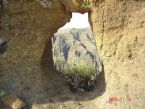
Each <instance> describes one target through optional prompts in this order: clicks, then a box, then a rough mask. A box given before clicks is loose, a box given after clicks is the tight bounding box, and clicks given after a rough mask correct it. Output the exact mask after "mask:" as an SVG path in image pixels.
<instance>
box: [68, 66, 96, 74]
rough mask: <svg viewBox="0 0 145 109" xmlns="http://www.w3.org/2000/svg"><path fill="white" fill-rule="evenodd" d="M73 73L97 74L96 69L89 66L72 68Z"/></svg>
mask: <svg viewBox="0 0 145 109" xmlns="http://www.w3.org/2000/svg"><path fill="white" fill-rule="evenodd" d="M71 71H72V72H75V73H79V74H92V73H96V68H94V67H93V66H88V65H79V66H75V67H72V69H71Z"/></svg>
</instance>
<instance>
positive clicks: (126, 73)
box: [0, 0, 145, 109]
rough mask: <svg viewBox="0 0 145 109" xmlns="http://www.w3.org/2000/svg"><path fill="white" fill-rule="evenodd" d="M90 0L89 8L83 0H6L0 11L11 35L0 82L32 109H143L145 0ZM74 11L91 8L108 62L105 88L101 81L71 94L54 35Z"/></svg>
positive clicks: (0, 60)
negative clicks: (56, 59) (58, 64)
mask: <svg viewBox="0 0 145 109" xmlns="http://www.w3.org/2000/svg"><path fill="white" fill-rule="evenodd" d="M90 1H91V3H90V6H89V7H87V9H86V8H82V7H81V3H82V1H81V0H52V1H51V0H40V1H39V0H20V1H18V0H7V3H6V5H5V6H4V8H3V14H2V15H1V16H0V17H1V18H0V19H1V30H0V31H1V32H0V35H1V37H2V38H5V39H6V40H8V43H7V46H8V47H7V51H6V55H5V56H4V57H0V87H1V88H3V89H6V90H7V91H8V93H16V94H17V95H18V96H20V97H21V98H23V99H24V100H25V101H26V102H27V104H28V105H31V106H32V107H31V108H32V109H48V108H53V109H62V108H63V109H74V108H75V109H81V108H83V109H94V108H95V109H120V108H123V109H144V107H145V103H144V101H145V93H144V92H145V85H144V82H145V66H144V64H145V44H144V42H145V31H144V29H145V23H144V22H145V1H144V0H90ZM71 12H80V13H84V12H89V17H90V24H91V26H92V29H93V33H94V34H95V37H96V45H97V49H98V54H99V55H100V56H101V59H102V60H103V64H104V73H105V75H103V77H104V78H105V83H106V85H103V84H102V79H100V81H99V82H98V85H101V86H102V87H103V86H105V90H104V91H102V90H99V91H98V89H99V86H98V87H97V89H96V90H95V91H94V92H91V93H88V94H84V95H83V96H77V95H75V94H72V93H71V92H69V90H67V88H66V87H65V85H64V84H65V82H64V81H63V79H62V78H61V75H60V73H59V72H57V71H56V70H55V68H54V67H53V61H52V54H51V49H52V46H51V41H50V38H51V37H52V35H53V33H55V32H56V30H57V29H58V28H59V27H61V26H63V25H64V24H65V23H66V22H68V21H69V19H70V17H71ZM100 92H103V93H100ZM112 98H115V100H114V99H112ZM76 101H77V102H76ZM109 101H111V102H109ZM52 102H53V103H52Z"/></svg>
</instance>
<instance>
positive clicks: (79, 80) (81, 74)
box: [52, 28, 102, 91]
mask: <svg viewBox="0 0 145 109" xmlns="http://www.w3.org/2000/svg"><path fill="white" fill-rule="evenodd" d="M52 40H53V59H54V64H55V66H56V69H57V70H58V71H61V72H62V73H63V74H64V75H65V79H66V81H67V82H68V84H69V86H70V87H71V89H72V88H73V90H80V89H81V90H87V91H88V90H92V89H93V87H94V84H95V81H96V79H97V77H98V76H99V74H100V73H101V72H102V62H101V60H100V58H99V56H98V54H97V49H96V46H95V39H94V36H93V34H92V31H91V29H90V28H84V29H65V30H59V31H58V32H57V33H55V35H54V37H53V38H52Z"/></svg>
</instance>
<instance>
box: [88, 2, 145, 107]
mask: <svg viewBox="0 0 145 109" xmlns="http://www.w3.org/2000/svg"><path fill="white" fill-rule="evenodd" d="M144 10H145V2H144V1H142V0H140V1H137V0H128V1H127V0H105V1H104V2H102V3H98V4H96V5H93V7H92V11H91V16H90V19H91V22H92V28H93V31H94V33H95V35H96V45H97V48H98V50H99V53H100V56H101V58H102V60H103V63H104V71H105V80H106V91H105V93H104V94H103V95H102V96H101V97H100V98H99V99H98V100H97V101H96V104H97V105H99V106H100V108H102V109H120V108H123V109H143V108H144V106H145V104H144V102H143V101H145V96H144V91H145V86H144V85H143V83H144V82H145V78H144V77H145V66H144V63H145V61H144V60H145V44H144V41H145V31H144V29H145V25H144V21H145V16H144V15H145V11H144ZM112 97H115V98H117V101H115V102H113V103H109V102H107V99H109V98H112ZM128 98H130V99H131V101H128V100H127V99H128ZM120 99H121V100H120ZM122 99H125V100H122Z"/></svg>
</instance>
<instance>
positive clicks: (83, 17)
mask: <svg viewBox="0 0 145 109" xmlns="http://www.w3.org/2000/svg"><path fill="white" fill-rule="evenodd" d="M86 27H90V24H89V21H88V13H85V14H80V13H73V14H72V18H71V20H70V22H68V23H66V24H65V25H64V26H63V27H62V28H61V29H68V28H86Z"/></svg>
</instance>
